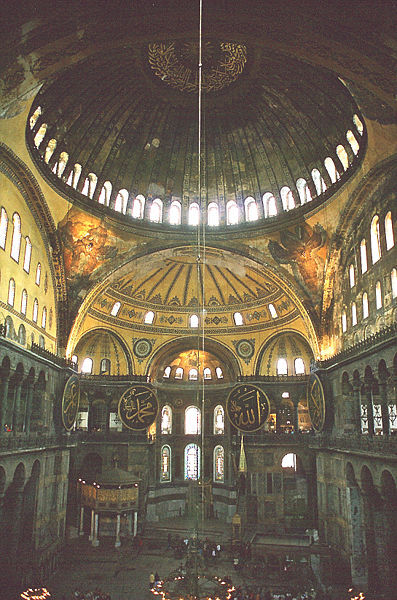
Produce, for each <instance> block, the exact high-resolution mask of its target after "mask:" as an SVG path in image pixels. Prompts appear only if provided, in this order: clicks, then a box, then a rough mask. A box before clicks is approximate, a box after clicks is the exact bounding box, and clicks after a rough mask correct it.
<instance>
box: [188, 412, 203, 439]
mask: <svg viewBox="0 0 397 600" xmlns="http://www.w3.org/2000/svg"><path fill="white" fill-rule="evenodd" d="M200 433H201V411H200V409H199V408H197V406H189V407H188V408H187V409H186V410H185V434H186V435H199V434H200Z"/></svg>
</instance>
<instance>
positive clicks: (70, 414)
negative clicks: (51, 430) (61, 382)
mask: <svg viewBox="0 0 397 600" xmlns="http://www.w3.org/2000/svg"><path fill="white" fill-rule="evenodd" d="M79 402H80V381H79V378H78V376H77V375H72V376H71V377H69V379H68V380H67V382H66V383H65V388H64V390H63V396H62V405H61V411H62V423H63V426H64V428H65V429H66V430H67V431H70V430H71V429H72V427H73V425H74V424H75V421H76V418H77V413H78V410H79Z"/></svg>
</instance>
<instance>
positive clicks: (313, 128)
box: [27, 36, 366, 228]
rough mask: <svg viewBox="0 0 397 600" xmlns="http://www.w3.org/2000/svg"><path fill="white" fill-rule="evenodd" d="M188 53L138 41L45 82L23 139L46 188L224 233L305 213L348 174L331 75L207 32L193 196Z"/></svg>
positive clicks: (348, 125)
mask: <svg viewBox="0 0 397 600" xmlns="http://www.w3.org/2000/svg"><path fill="white" fill-rule="evenodd" d="M196 56H197V44H196V43H194V42H192V40H191V39H185V40H183V39H180V38H178V39H165V40H162V39H158V40H152V41H150V42H148V40H147V38H146V37H145V38H142V39H140V38H139V36H138V37H137V38H136V39H134V40H133V41H131V44H130V47H128V48H126V47H125V46H123V47H122V48H120V47H118V48H113V49H112V48H107V49H106V52H104V51H103V52H101V53H97V54H95V55H93V56H91V57H89V58H87V59H86V60H84V61H81V62H79V63H78V64H77V65H75V66H73V67H70V68H69V69H67V70H65V71H64V72H62V73H61V74H59V75H58V76H57V77H55V78H54V79H53V80H50V81H48V82H47V83H46V85H45V86H44V87H43V88H42V89H41V91H40V92H39V94H38V95H37V97H36V99H35V100H34V102H33V104H32V108H31V112H30V114H29V120H28V125H27V139H28V145H29V147H30V149H31V152H32V155H33V156H34V158H35V160H36V162H37V164H38V165H39V166H40V168H41V169H42V172H43V173H44V174H45V175H46V177H47V179H48V180H49V181H50V182H51V183H52V185H54V186H55V187H56V188H57V189H58V190H59V191H61V193H62V194H63V195H67V196H68V197H72V198H73V199H74V201H75V202H76V203H80V204H83V205H85V206H86V207H88V208H90V210H93V211H96V212H97V213H101V212H102V213H103V212H107V211H114V213H115V214H116V215H117V213H120V214H119V216H120V218H122V219H123V220H124V221H125V222H130V223H135V224H140V225H142V224H143V223H145V222H148V223H149V224H152V223H153V224H157V223H163V224H168V225H169V226H172V227H174V228H175V227H178V226H184V225H187V226H189V225H190V226H192V227H194V226H195V225H197V224H198V222H199V221H200V220H202V219H204V222H205V223H206V224H208V225H210V226H214V227H216V226H221V227H222V226H229V227H230V228H233V227H234V226H236V225H238V224H241V223H247V222H248V223H251V222H257V221H258V220H259V221H260V220H265V219H270V221H271V222H274V221H275V220H277V219H278V218H279V217H280V216H281V215H283V214H284V213H286V212H289V211H291V210H293V209H298V210H300V211H301V212H304V211H306V210H310V209H311V207H314V206H317V205H318V204H320V203H322V202H323V201H324V200H325V199H327V198H328V197H329V196H330V195H331V194H332V193H333V191H334V190H336V189H337V188H338V187H339V186H340V185H341V183H343V181H345V180H346V179H347V177H349V175H350V173H352V172H353V171H354V165H355V164H357V163H358V162H359V157H360V156H361V155H362V154H363V150H364V148H365V142H366V134H365V129H364V125H363V119H362V117H360V116H359V112H358V108H357V106H356V104H355V102H354V100H353V98H352V97H351V95H350V94H349V92H348V90H347V88H346V87H345V85H344V84H343V82H342V81H341V80H339V79H338V78H337V77H336V76H335V75H333V74H330V73H329V72H328V71H326V70H325V69H319V68H318V67H316V68H314V67H312V66H311V65H309V64H307V63H303V62H301V61H299V60H296V59H293V58H291V57H287V56H286V55H283V54H281V53H277V52H275V51H273V50H272V51H269V49H265V48H260V47H258V46H257V45H256V46H253V45H252V43H250V39H249V37H248V38H247V40H246V41H245V43H243V42H242V41H241V40H240V41H239V42H236V41H235V40H233V39H228V38H224V39H214V38H206V39H205V40H204V43H203V119H202V162H201V174H202V177H201V191H200V190H199V176H198V119H197V66H196V65H197V58H196ZM154 226H156V225H154Z"/></svg>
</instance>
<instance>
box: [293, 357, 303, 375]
mask: <svg viewBox="0 0 397 600" xmlns="http://www.w3.org/2000/svg"><path fill="white" fill-rule="evenodd" d="M294 367H295V375H304V374H305V363H304V362H303V358H300V357H299V358H295V360H294Z"/></svg>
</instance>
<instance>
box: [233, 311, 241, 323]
mask: <svg viewBox="0 0 397 600" xmlns="http://www.w3.org/2000/svg"><path fill="white" fill-rule="evenodd" d="M233 319H234V324H235V325H243V315H242V314H241V313H239V312H235V313H234V315H233Z"/></svg>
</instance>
